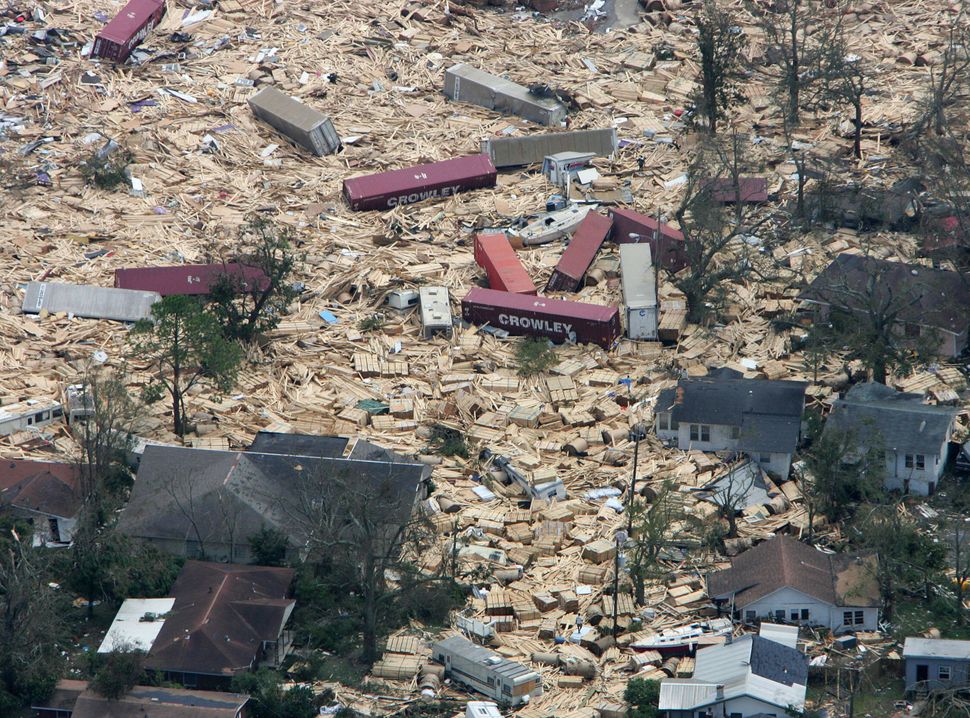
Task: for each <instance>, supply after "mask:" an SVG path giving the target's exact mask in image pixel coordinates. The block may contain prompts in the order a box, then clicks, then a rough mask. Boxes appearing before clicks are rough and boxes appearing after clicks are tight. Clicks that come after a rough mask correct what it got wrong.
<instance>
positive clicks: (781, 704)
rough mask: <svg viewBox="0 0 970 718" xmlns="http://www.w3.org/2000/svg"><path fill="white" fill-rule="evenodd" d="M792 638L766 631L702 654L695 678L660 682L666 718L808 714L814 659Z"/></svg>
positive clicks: (696, 661) (745, 717)
mask: <svg viewBox="0 0 970 718" xmlns="http://www.w3.org/2000/svg"><path fill="white" fill-rule="evenodd" d="M765 625H766V627H768V626H767V624H765ZM788 638H789V636H788V635H787V634H784V633H778V632H767V631H766V632H764V633H762V634H761V635H757V636H755V635H747V636H744V637H742V638H736V639H733V640H731V639H729V640H728V641H727V642H725V643H723V644H721V645H718V646H710V647H708V648H703V649H701V650H699V651H698V652H697V656H696V657H695V659H694V661H695V663H694V675H693V676H692V677H691V678H664V679H663V680H662V681H661V682H660V702H659V706H658V707H659V709H660V713H661V715H662V716H665V718H701V716H705V717H708V718H754V717H755V716H772V715H773V716H780V715H786V713H787V712H788V710H789V709H795V710H799V711H800V710H802V709H803V708H804V706H805V693H806V686H807V685H808V658H807V657H806V656H805V654H803V653H802V652H801V651H799V650H798V649H797V648H796V646H795V645H794V644H793V643H792V642H791V641H789V640H788ZM796 640H797V637H796Z"/></svg>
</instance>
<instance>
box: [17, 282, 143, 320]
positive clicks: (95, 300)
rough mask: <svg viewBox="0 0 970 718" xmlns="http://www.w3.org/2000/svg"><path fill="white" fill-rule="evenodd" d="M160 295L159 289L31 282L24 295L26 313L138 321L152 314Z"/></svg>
mask: <svg viewBox="0 0 970 718" xmlns="http://www.w3.org/2000/svg"><path fill="white" fill-rule="evenodd" d="M161 299H162V297H161V295H159V294H158V292H139V291H135V290H133V289H114V288H112V287H91V286H87V285H82V284H59V283H55V282H30V283H29V284H28V285H27V293H26V294H25V295H24V304H23V311H24V313H25V314H39V313H40V312H41V311H42V310H45V309H46V310H47V311H48V312H50V313H51V314H55V313H57V312H65V313H67V314H73V315H74V316H77V317H88V318H91V319H114V320H115V321H119V322H136V321H138V320H139V319H146V318H148V317H149V316H151V313H152V305H153V304H154V303H155V302H158V301H161Z"/></svg>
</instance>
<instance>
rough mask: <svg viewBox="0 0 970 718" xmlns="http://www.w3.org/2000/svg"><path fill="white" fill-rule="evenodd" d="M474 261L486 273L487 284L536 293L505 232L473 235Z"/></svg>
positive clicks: (508, 289) (522, 292)
mask: <svg viewBox="0 0 970 718" xmlns="http://www.w3.org/2000/svg"><path fill="white" fill-rule="evenodd" d="M475 261H476V262H477V263H478V266H479V267H481V268H482V269H484V270H485V273H486V274H487V275H488V286H489V287H491V288H492V289H498V290H501V291H503V292H514V293H515V294H537V292H536V287H535V285H534V284H533V283H532V279H531V278H530V277H529V274H528V273H527V272H526V271H525V267H523V266H522V262H520V261H519V255H518V254H517V253H516V251H515V250H514V249H512V245H511V244H509V240H508V238H507V237H506V236H505V234H478V235H475Z"/></svg>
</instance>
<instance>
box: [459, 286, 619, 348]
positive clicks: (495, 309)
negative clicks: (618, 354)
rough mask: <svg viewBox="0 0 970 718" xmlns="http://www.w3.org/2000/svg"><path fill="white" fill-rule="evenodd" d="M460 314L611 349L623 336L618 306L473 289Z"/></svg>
mask: <svg viewBox="0 0 970 718" xmlns="http://www.w3.org/2000/svg"><path fill="white" fill-rule="evenodd" d="M461 315H462V318H463V319H464V320H465V321H466V322H470V323H472V324H478V325H483V324H490V325H492V326H494V327H498V328H499V329H505V330H506V331H507V332H508V333H509V334H516V335H520V336H536V337H546V338H547V339H551V340H552V341H554V342H565V341H571V342H576V343H577V344H598V345H600V346H601V347H603V348H604V349H609V348H610V347H611V346H612V345H613V342H615V341H616V339H617V338H618V337H619V336H620V312H619V310H618V309H617V308H616V307H606V306H602V305H599V304H584V303H582V302H569V301H566V300H564V299H549V298H547V297H530V296H527V295H524V294H512V293H511V292H499V291H496V290H494V289H482V288H481V287H475V288H473V289H472V290H471V291H470V292H468V294H466V295H465V298H464V299H462V300H461Z"/></svg>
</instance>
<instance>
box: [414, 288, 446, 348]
mask: <svg viewBox="0 0 970 718" xmlns="http://www.w3.org/2000/svg"><path fill="white" fill-rule="evenodd" d="M419 295H420V297H421V332H422V335H423V336H424V338H425V339H430V338H431V337H432V336H433V335H434V334H437V333H438V332H442V333H444V334H446V335H447V336H449V337H450V336H451V326H452V324H451V301H450V299H449V298H448V290H447V289H446V288H445V287H421V289H420V290H419Z"/></svg>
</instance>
